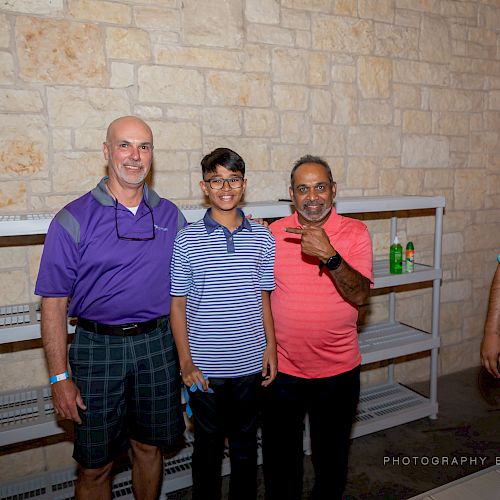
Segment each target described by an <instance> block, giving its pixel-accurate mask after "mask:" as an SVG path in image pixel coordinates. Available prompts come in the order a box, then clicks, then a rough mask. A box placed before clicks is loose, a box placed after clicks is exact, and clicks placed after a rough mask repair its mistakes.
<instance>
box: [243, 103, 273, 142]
mask: <svg viewBox="0 0 500 500" xmlns="http://www.w3.org/2000/svg"><path fill="white" fill-rule="evenodd" d="M243 119H244V123H245V135H247V136H249V137H277V136H278V135H279V129H280V125H279V124H280V121H279V115H278V113H276V112H275V111H271V110H270V109H245V110H244V111H243Z"/></svg>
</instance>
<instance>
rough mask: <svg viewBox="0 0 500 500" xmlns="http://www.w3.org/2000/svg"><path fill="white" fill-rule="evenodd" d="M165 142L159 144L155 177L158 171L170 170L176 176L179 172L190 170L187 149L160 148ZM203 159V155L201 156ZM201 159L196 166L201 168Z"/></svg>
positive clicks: (155, 156)
mask: <svg viewBox="0 0 500 500" xmlns="http://www.w3.org/2000/svg"><path fill="white" fill-rule="evenodd" d="M162 147H163V144H159V145H158V144H157V145H156V147H155V152H154V159H153V178H154V177H155V174H156V172H168V173H170V175H172V176H174V175H176V173H177V172H184V171H188V170H189V157H188V153H187V152H186V151H168V150H163V149H160V148H162ZM200 159H201V157H200ZM199 163H200V162H199V161H197V163H196V164H195V165H194V167H196V168H199V167H200V165H199Z"/></svg>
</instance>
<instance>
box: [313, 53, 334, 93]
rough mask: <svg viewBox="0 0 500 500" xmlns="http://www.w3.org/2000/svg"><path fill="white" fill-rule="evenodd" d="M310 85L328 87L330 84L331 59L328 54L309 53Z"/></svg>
mask: <svg viewBox="0 0 500 500" xmlns="http://www.w3.org/2000/svg"><path fill="white" fill-rule="evenodd" d="M308 62H309V84H310V85H328V84H329V83H330V73H331V71H329V69H328V68H329V66H330V59H329V57H328V55H327V54H324V53H321V52H313V53H309V56H308Z"/></svg>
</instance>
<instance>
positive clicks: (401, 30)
mask: <svg viewBox="0 0 500 500" xmlns="http://www.w3.org/2000/svg"><path fill="white" fill-rule="evenodd" d="M418 38H419V31H418V30H417V29H415V28H411V27H406V26H395V25H392V24H386V23H375V49H374V52H375V54H377V55H380V56H388V57H404V58H409V59H416V58H417V54H418Z"/></svg>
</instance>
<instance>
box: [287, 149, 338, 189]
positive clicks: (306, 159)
mask: <svg viewBox="0 0 500 500" xmlns="http://www.w3.org/2000/svg"><path fill="white" fill-rule="evenodd" d="M304 163H316V164H318V165H321V166H322V167H324V168H325V170H326V173H327V174H328V180H329V181H330V184H333V175H332V169H331V168H330V165H328V163H327V162H326V161H325V160H323V158H321V157H320V156H314V155H304V156H302V157H301V158H299V159H298V160H297V161H296V162H295V163H294V164H293V167H292V172H291V173H290V185H291V186H292V187H293V176H294V175H295V172H296V170H297V169H298V168H299V167H300V166H301V165H304Z"/></svg>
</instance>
